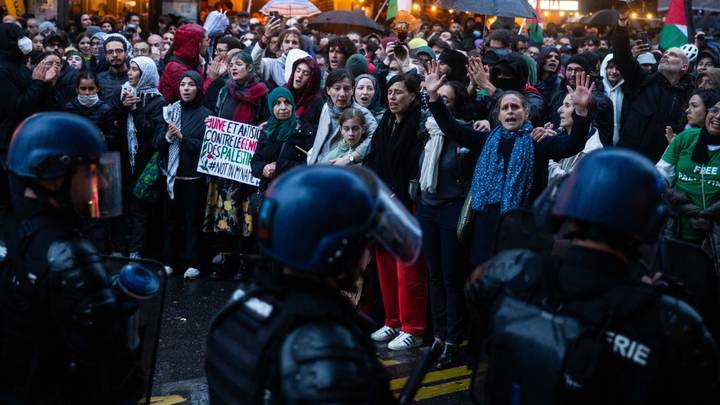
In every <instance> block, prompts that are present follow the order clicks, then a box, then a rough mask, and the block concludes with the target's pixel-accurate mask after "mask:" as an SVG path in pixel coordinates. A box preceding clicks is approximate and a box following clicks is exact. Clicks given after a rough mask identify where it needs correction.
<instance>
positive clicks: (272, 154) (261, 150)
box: [250, 124, 314, 190]
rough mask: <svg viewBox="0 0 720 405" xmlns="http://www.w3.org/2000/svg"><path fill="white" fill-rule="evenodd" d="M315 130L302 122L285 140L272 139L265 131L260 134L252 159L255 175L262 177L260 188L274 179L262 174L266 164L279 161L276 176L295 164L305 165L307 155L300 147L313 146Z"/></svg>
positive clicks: (251, 164) (306, 148)
mask: <svg viewBox="0 0 720 405" xmlns="http://www.w3.org/2000/svg"><path fill="white" fill-rule="evenodd" d="M313 139H314V132H312V126H311V125H309V124H301V125H300V126H299V127H298V128H297V129H296V130H295V132H294V133H293V134H292V135H290V137H288V139H287V140H286V141H285V142H282V141H279V140H275V139H271V138H270V137H269V136H268V135H267V134H266V133H265V132H263V133H262V134H261V135H260V140H259V141H258V144H257V148H256V149H255V154H254V155H253V158H252V160H251V161H250V167H251V168H252V174H253V176H255V177H257V178H258V179H260V190H264V189H266V188H267V186H268V184H269V183H270V182H271V181H272V180H273V179H267V178H265V177H264V176H263V175H262V172H263V169H264V168H265V165H267V164H269V163H272V162H277V163H276V167H275V178H277V177H278V176H280V175H281V174H283V173H285V172H286V171H288V170H290V169H292V168H293V167H295V166H300V165H304V164H305V162H306V160H307V155H305V154H304V153H302V152H300V150H299V149H297V148H296V146H297V147H298V148H301V149H302V150H309V149H310V148H311V147H312V143H313Z"/></svg>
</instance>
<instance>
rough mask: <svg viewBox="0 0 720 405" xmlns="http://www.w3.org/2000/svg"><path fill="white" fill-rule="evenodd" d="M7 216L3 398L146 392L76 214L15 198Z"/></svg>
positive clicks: (0, 348) (123, 396) (80, 399)
mask: <svg viewBox="0 0 720 405" xmlns="http://www.w3.org/2000/svg"><path fill="white" fill-rule="evenodd" d="M13 206H14V207H16V208H15V209H14V211H13V212H12V213H11V214H10V215H9V216H8V217H7V218H6V219H5V221H4V224H3V227H4V229H5V232H4V235H3V241H2V243H4V244H5V245H6V247H7V257H6V258H5V261H4V262H3V264H2V267H3V272H2V275H1V276H0V305H1V307H0V309H1V314H2V322H3V324H2V329H1V330H0V337H1V340H0V362H1V363H2V364H3V366H2V368H1V370H2V371H0V386H1V388H0V392H2V394H0V403H45V402H43V401H48V403H61V404H64V403H67V404H83V403H100V402H102V403H117V404H122V403H127V404H136V403H137V401H138V399H139V398H140V396H141V395H142V393H143V389H144V387H143V381H142V379H141V373H140V368H139V360H138V356H137V353H135V352H134V351H132V350H130V348H129V347H128V345H127V341H126V339H127V338H126V330H125V325H126V324H127V317H128V316H129V315H130V313H131V312H130V308H128V311H127V312H125V311H123V310H122V308H121V307H120V305H119V304H118V303H117V302H116V300H115V298H114V296H113V293H112V291H111V289H110V282H109V279H108V277H107V275H106V274H105V270H104V269H103V265H102V262H101V261H100V258H99V257H98V253H97V252H96V250H95V248H94V247H93V246H92V245H91V244H90V242H88V241H87V240H84V239H83V238H82V237H81V235H80V234H79V232H78V231H77V230H76V227H75V226H74V224H73V222H72V220H71V218H72V217H71V216H70V217H69V216H68V215H67V213H66V214H63V213H62V212H61V211H60V210H58V209H56V208H54V207H52V206H50V205H48V204H46V203H42V202H39V201H38V200H34V199H29V198H16V199H14V200H13Z"/></svg>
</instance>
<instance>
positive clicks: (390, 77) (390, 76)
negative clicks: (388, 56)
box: [385, 72, 397, 82]
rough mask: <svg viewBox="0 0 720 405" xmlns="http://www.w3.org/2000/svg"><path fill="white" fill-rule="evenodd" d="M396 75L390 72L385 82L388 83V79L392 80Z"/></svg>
mask: <svg viewBox="0 0 720 405" xmlns="http://www.w3.org/2000/svg"><path fill="white" fill-rule="evenodd" d="M396 75H397V73H395V72H390V73H388V74H387V76H385V80H386V82H389V81H390V79H392V78H393V77H395V76H396Z"/></svg>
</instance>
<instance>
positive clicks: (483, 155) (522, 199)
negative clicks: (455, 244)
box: [425, 63, 594, 265]
mask: <svg viewBox="0 0 720 405" xmlns="http://www.w3.org/2000/svg"><path fill="white" fill-rule="evenodd" d="M443 80H444V77H441V75H440V73H439V70H438V66H437V64H436V63H431V65H430V69H429V74H428V75H427V76H426V77H425V88H426V89H427V91H428V94H429V96H430V103H429V107H430V112H431V113H432V115H433V117H435V120H436V121H437V124H438V126H439V127H440V129H441V130H442V132H443V133H444V134H445V136H447V137H448V139H450V140H452V141H455V142H457V143H458V144H460V145H461V146H465V147H467V148H469V149H471V150H475V151H478V152H479V153H480V156H479V157H478V160H477V163H476V165H475V172H474V174H473V178H472V184H471V187H470V194H471V207H472V209H473V211H474V219H473V223H472V229H473V230H472V242H471V254H470V261H471V263H472V264H473V265H480V264H482V263H483V262H484V261H485V260H487V259H489V258H490V257H491V256H492V254H493V251H494V249H495V235H496V229H497V226H498V224H499V222H500V218H501V216H502V214H504V213H505V212H507V211H509V210H511V209H514V208H520V207H527V206H529V205H530V203H531V202H532V201H533V200H534V199H535V197H537V196H538V195H539V194H540V193H541V192H542V190H543V189H544V188H545V187H546V186H547V178H548V161H549V160H550V159H553V160H557V159H562V158H566V157H570V156H574V155H575V154H577V153H579V152H580V151H581V150H582V149H583V146H584V145H585V141H586V139H587V133H588V129H589V126H590V119H589V118H588V105H589V104H590V101H591V100H592V94H591V91H592V87H594V86H590V83H591V79H590V77H589V76H587V77H586V76H585V75H584V74H581V76H580V77H579V78H578V85H577V87H576V89H575V90H572V89H568V92H569V93H570V94H572V95H573V99H574V101H575V112H574V113H573V120H574V122H575V125H574V126H573V130H572V132H571V133H570V134H568V135H558V136H548V135H552V134H551V133H549V132H548V131H547V130H546V129H544V128H533V126H532V124H531V123H530V121H529V120H528V114H529V112H528V104H527V101H526V100H525V98H524V97H523V96H522V95H521V94H520V93H518V92H514V91H508V92H505V93H504V94H503V95H502V96H500V98H499V100H498V102H497V104H496V106H497V107H496V112H497V121H498V122H499V123H500V125H499V126H497V127H496V128H494V129H493V130H492V131H490V132H481V131H475V130H473V129H472V127H470V126H462V125H460V124H459V123H458V122H457V121H456V120H455V119H454V118H453V116H452V114H451V113H450V112H449V111H448V109H447V107H445V105H444V104H443V102H442V101H441V100H440V97H439V95H438V89H439V88H440V87H441V86H442V85H443Z"/></svg>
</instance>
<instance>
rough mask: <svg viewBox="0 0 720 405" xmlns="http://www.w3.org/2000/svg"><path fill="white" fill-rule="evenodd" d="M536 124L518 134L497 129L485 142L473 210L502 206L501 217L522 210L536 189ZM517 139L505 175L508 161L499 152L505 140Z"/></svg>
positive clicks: (475, 181) (472, 190)
mask: <svg viewBox="0 0 720 405" xmlns="http://www.w3.org/2000/svg"><path fill="white" fill-rule="evenodd" d="M532 130H533V127H532V124H530V121H525V123H524V124H523V126H522V127H521V128H520V129H519V130H518V131H516V132H510V131H508V130H507V129H505V128H503V127H502V126H498V127H496V128H495V129H494V130H493V131H492V132H491V133H490V135H488V139H487V141H486V142H485V147H484V148H483V150H482V153H481V154H480V158H479V159H478V161H477V164H476V165H475V173H474V174H473V179H472V186H471V187H470V193H471V194H472V208H473V209H474V210H477V211H487V207H488V206H489V205H491V204H496V203H500V213H505V212H507V211H508V210H511V209H513V208H517V207H519V206H520V205H521V204H522V203H523V202H524V201H525V199H526V198H527V196H528V194H529V193H530V188H531V187H532V180H533V163H534V155H535V149H534V148H535V147H534V145H533V140H532V136H531V135H532ZM510 138H515V144H514V145H513V150H512V153H511V154H510V162H508V165H507V172H506V171H505V158H504V157H503V155H502V153H500V152H499V151H498V147H499V146H500V140H501V139H510Z"/></svg>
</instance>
